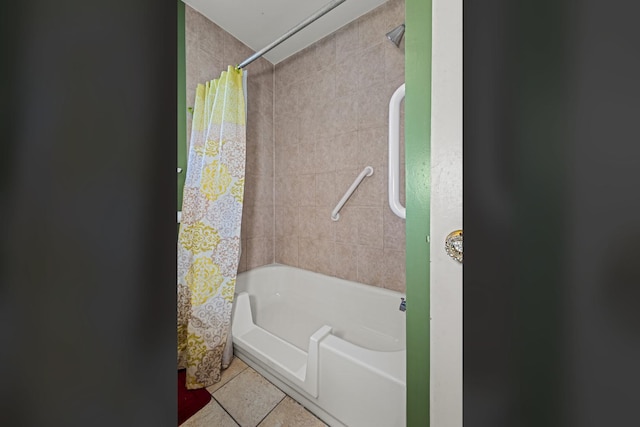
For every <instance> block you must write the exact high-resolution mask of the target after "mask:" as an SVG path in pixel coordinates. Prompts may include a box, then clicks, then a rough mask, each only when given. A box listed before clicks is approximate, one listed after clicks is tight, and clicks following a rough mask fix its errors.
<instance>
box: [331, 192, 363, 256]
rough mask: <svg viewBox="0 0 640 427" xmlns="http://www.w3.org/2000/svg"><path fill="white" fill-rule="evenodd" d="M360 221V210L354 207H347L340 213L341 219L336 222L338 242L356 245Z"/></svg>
mask: <svg viewBox="0 0 640 427" xmlns="http://www.w3.org/2000/svg"><path fill="white" fill-rule="evenodd" d="M341 197H342V196H341ZM359 220H360V217H359V216H358V210H357V209H356V208H355V207H353V206H347V205H345V206H344V207H343V208H342V210H341V211H340V219H339V220H338V221H336V242H337V243H345V244H349V245H356V244H357V243H358V222H359Z"/></svg>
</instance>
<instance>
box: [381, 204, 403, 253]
mask: <svg viewBox="0 0 640 427" xmlns="http://www.w3.org/2000/svg"><path fill="white" fill-rule="evenodd" d="M382 212H383V213H382V217H383V226H384V248H385V250H387V249H389V250H398V251H404V250H405V246H406V233H405V220H404V219H402V218H399V217H398V216H397V215H396V214H394V213H393V212H392V211H391V208H390V207H389V204H388V203H386V204H385V205H384V206H383V210H382Z"/></svg>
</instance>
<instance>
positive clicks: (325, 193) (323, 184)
mask: <svg viewBox="0 0 640 427" xmlns="http://www.w3.org/2000/svg"><path fill="white" fill-rule="evenodd" d="M341 197H342V195H339V196H338V194H337V192H336V176H335V174H334V173H333V172H327V173H318V174H317V175H316V206H330V207H331V209H333V207H334V206H335V205H336V203H338V201H339V200H340V198H341Z"/></svg>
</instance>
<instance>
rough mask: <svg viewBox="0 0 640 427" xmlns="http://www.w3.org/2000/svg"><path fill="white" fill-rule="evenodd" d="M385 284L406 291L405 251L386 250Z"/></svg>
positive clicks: (393, 289) (390, 287)
mask: <svg viewBox="0 0 640 427" xmlns="http://www.w3.org/2000/svg"><path fill="white" fill-rule="evenodd" d="M383 255H384V270H383V275H382V277H383V286H384V287H385V288H387V289H391V290H392V291H397V292H402V293H404V292H406V272H405V270H406V268H405V266H406V261H405V251H404V250H401V251H393V250H384V253H383Z"/></svg>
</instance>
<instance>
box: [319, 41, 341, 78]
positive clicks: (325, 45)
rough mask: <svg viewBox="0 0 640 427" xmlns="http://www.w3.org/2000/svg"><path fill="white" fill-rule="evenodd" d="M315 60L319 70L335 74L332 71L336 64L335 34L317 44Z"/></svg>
mask: <svg viewBox="0 0 640 427" xmlns="http://www.w3.org/2000/svg"><path fill="white" fill-rule="evenodd" d="M315 60H316V63H317V64H318V66H317V69H319V70H325V71H326V72H327V73H330V74H334V70H333V69H332V68H334V67H335V64H336V37H335V35H334V34H330V35H328V36H327V37H325V38H323V39H322V40H320V41H319V42H318V43H316V57H315ZM327 69H328V70H327Z"/></svg>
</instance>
